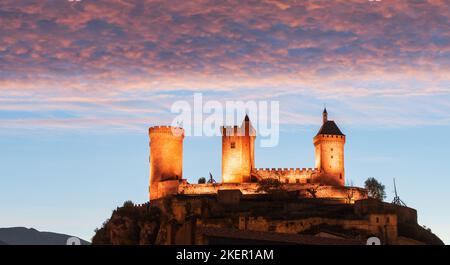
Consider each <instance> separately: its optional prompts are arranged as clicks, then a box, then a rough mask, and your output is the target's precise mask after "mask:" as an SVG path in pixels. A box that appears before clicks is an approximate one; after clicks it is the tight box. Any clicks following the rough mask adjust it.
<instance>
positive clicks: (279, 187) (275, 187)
mask: <svg viewBox="0 0 450 265" xmlns="http://www.w3.org/2000/svg"><path fill="white" fill-rule="evenodd" d="M261 191H262V192H266V193H274V192H277V191H283V184H282V183H281V182H280V181H279V180H278V179H275V178H267V179H262V180H260V181H259V182H258V189H257V192H261Z"/></svg>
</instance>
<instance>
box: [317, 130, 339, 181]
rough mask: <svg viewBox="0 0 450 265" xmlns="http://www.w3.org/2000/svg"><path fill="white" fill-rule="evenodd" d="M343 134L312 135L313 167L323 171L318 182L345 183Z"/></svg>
mask: <svg viewBox="0 0 450 265" xmlns="http://www.w3.org/2000/svg"><path fill="white" fill-rule="evenodd" d="M344 144H345V136H342V135H317V136H316V137H314V148H315V160H316V163H315V167H316V168H318V169H320V170H321V171H323V174H322V175H321V178H320V180H319V181H320V183H323V184H328V185H341V186H344V185H345V169H344Z"/></svg>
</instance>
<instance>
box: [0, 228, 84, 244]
mask: <svg viewBox="0 0 450 265" xmlns="http://www.w3.org/2000/svg"><path fill="white" fill-rule="evenodd" d="M70 237H72V236H70V235H65V234H58V233H52V232H40V231H38V230H36V229H34V228H26V227H9V228H0V245H66V243H67V239H68V238H70ZM80 240H81V244H82V245H89V244H90V243H89V242H87V241H85V240H82V239H80Z"/></svg>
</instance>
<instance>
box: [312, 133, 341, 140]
mask: <svg viewBox="0 0 450 265" xmlns="http://www.w3.org/2000/svg"><path fill="white" fill-rule="evenodd" d="M319 137H320V138H322V139H323V138H329V139H341V140H345V135H333V134H318V135H316V137H314V138H319Z"/></svg>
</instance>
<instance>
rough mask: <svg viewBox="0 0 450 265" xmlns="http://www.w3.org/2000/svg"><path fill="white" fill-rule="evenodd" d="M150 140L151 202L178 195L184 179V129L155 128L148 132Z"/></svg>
mask: <svg viewBox="0 0 450 265" xmlns="http://www.w3.org/2000/svg"><path fill="white" fill-rule="evenodd" d="M148 135H149V138H150V187H149V192H150V200H153V199H158V198H161V197H164V196H166V195H169V194H176V193H178V185H179V182H180V180H181V179H182V177H183V139H184V129H182V128H179V127H173V126H155V127H151V128H149V130H148Z"/></svg>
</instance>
